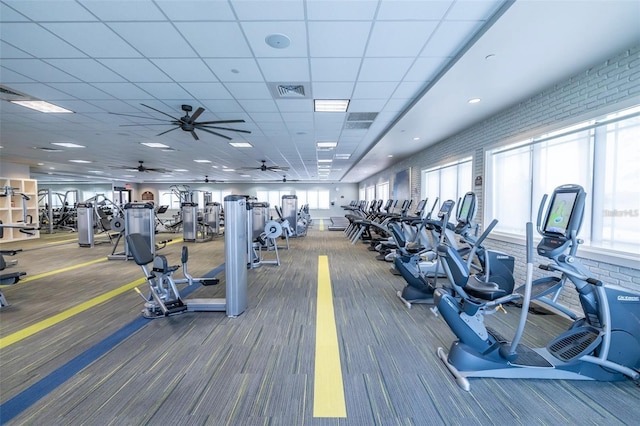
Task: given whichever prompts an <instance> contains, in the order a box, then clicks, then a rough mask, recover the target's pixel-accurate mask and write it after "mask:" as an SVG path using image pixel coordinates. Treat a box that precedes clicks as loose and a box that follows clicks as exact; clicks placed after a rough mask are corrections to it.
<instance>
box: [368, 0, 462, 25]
mask: <svg viewBox="0 0 640 426" xmlns="http://www.w3.org/2000/svg"><path fill="white" fill-rule="evenodd" d="M453 3H454V2H453V1H432V0H431V1H415V0H382V2H380V9H379V11H378V16H377V18H378V19H379V20H395V21H398V20H401V21H404V20H416V19H420V20H433V21H438V20H440V19H442V18H443V16H444V14H445V13H446V12H447V10H448V9H449V8H450V7H451V5H452V4H453Z"/></svg>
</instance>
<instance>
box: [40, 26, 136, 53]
mask: <svg viewBox="0 0 640 426" xmlns="http://www.w3.org/2000/svg"><path fill="white" fill-rule="evenodd" d="M44 26H45V27H46V28H47V29H48V30H50V31H52V32H53V33H55V34H56V35H58V36H59V37H61V38H62V39H64V40H66V41H67V42H68V43H70V44H72V45H74V46H76V47H77V48H78V49H79V50H81V51H83V52H85V53H86V54H87V55H90V56H92V57H94V58H135V57H140V56H141V55H140V53H138V52H136V50H135V49H133V48H132V47H131V46H130V45H129V44H127V43H126V42H124V41H123V40H122V39H121V38H120V37H118V35H117V34H116V33H114V32H113V31H111V29H110V28H109V27H107V26H106V25H104V24H102V23H80V22H78V23H64V24H62V23H53V24H44ZM45 57H46V56H45Z"/></svg>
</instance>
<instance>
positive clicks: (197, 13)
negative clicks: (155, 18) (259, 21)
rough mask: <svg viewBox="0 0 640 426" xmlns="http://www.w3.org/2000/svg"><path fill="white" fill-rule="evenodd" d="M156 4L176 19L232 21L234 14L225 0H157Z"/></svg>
mask: <svg viewBox="0 0 640 426" xmlns="http://www.w3.org/2000/svg"><path fill="white" fill-rule="evenodd" d="M156 4H157V5H158V6H159V7H160V9H162V11H163V12H164V13H165V14H166V15H167V16H168V17H169V19H172V20H176V21H233V20H235V19H236V18H235V16H234V14H233V11H232V10H231V7H230V6H229V3H228V2H227V1H226V0H207V1H202V0H196V1H191V0H188V1H187V0H170V1H166V0H157V1H156Z"/></svg>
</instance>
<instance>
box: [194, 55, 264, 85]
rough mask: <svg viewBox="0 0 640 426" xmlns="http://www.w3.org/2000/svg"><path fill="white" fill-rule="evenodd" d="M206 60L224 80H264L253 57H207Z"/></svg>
mask: <svg viewBox="0 0 640 426" xmlns="http://www.w3.org/2000/svg"><path fill="white" fill-rule="evenodd" d="M204 61H205V62H206V64H207V65H208V66H209V67H210V68H211V70H213V72H214V73H215V75H216V76H217V77H218V78H219V79H220V80H222V81H226V82H232V81H252V82H253V81H264V77H263V76H262V72H261V71H260V68H259V67H258V63H257V62H256V60H255V59H253V58H231V59H228V58H219V59H215V58H207V59H204Z"/></svg>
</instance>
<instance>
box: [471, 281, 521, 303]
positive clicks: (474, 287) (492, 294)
mask: <svg viewBox="0 0 640 426" xmlns="http://www.w3.org/2000/svg"><path fill="white" fill-rule="evenodd" d="M464 291H466V292H467V293H468V294H470V295H471V296H473V297H477V298H478V299H482V300H487V301H493V300H496V299H499V298H500V297H503V296H507V295H508V294H509V293H510V292H507V291H506V290H505V289H504V288H501V287H500V286H499V285H498V284H497V283H494V282H491V281H488V282H487V281H482V280H481V279H480V278H479V277H478V276H477V275H472V276H470V277H469V279H468V280H467V283H466V284H465V285H464Z"/></svg>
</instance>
